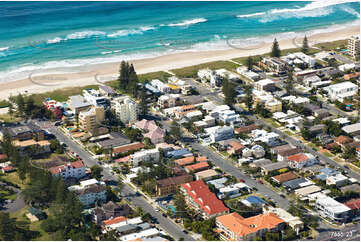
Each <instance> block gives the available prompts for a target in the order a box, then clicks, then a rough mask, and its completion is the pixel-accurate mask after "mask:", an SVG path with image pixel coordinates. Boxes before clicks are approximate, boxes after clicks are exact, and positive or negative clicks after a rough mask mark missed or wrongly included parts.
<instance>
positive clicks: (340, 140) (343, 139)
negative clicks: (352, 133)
mask: <svg viewBox="0 0 361 242" xmlns="http://www.w3.org/2000/svg"><path fill="white" fill-rule="evenodd" d="M352 141H353V139H352V138H350V137H348V136H344V135H341V136H338V137H337V138H336V139H335V142H336V143H338V144H348V143H351V142H352Z"/></svg>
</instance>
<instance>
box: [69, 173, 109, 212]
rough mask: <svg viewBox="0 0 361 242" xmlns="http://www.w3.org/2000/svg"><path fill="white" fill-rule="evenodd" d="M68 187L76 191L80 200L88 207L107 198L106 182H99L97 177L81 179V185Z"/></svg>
mask: <svg viewBox="0 0 361 242" xmlns="http://www.w3.org/2000/svg"><path fill="white" fill-rule="evenodd" d="M68 189H69V190H70V191H73V192H75V194H76V195H77V196H78V198H79V200H80V202H81V203H82V204H83V205H84V206H86V207H88V206H90V205H93V204H95V203H96V202H101V203H104V202H105V201H106V198H107V197H106V188H105V185H104V182H98V181H97V180H96V179H90V180H86V181H81V182H80V185H74V186H70V187H68Z"/></svg>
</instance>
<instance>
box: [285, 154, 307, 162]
mask: <svg viewBox="0 0 361 242" xmlns="http://www.w3.org/2000/svg"><path fill="white" fill-rule="evenodd" d="M308 159H309V157H308V156H307V155H306V154H304V153H299V154H296V155H291V156H289V157H288V160H289V161H294V162H305V161H307V160H308Z"/></svg>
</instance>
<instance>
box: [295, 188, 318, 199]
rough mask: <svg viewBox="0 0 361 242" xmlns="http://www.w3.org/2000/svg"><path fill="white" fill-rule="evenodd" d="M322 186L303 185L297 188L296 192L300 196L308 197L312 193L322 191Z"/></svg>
mask: <svg viewBox="0 0 361 242" xmlns="http://www.w3.org/2000/svg"><path fill="white" fill-rule="evenodd" d="M321 190H322V188H321V187H319V186H316V185H311V186H305V187H301V188H298V189H296V190H295V194H296V195H297V196H298V197H300V198H303V197H307V196H308V195H310V194H314V193H317V192H319V191H321Z"/></svg>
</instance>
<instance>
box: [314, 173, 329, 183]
mask: <svg viewBox="0 0 361 242" xmlns="http://www.w3.org/2000/svg"><path fill="white" fill-rule="evenodd" d="M316 178H317V179H318V180H321V181H325V180H326V178H327V176H326V175H325V174H319V175H317V176H316Z"/></svg>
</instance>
